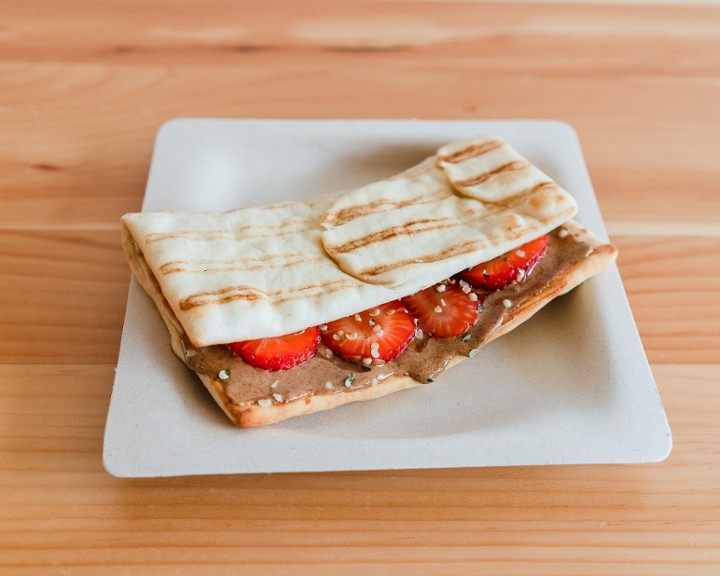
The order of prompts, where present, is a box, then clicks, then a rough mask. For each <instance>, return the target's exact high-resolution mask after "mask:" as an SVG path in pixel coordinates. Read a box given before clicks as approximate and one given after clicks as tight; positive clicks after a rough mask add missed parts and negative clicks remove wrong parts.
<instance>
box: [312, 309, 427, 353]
mask: <svg viewBox="0 0 720 576" xmlns="http://www.w3.org/2000/svg"><path fill="white" fill-rule="evenodd" d="M321 334H322V336H321V337H322V341H323V343H324V344H325V345H326V346H327V347H328V348H330V349H331V350H332V351H333V352H335V353H336V354H338V355H339V356H341V357H342V358H344V359H345V360H349V361H350V362H357V363H359V364H363V365H365V366H369V365H371V364H384V363H385V362H389V361H390V360H392V359H393V358H395V357H397V355H398V354H400V352H402V351H403V350H405V348H406V346H407V345H408V344H409V343H410V340H412V339H413V336H414V335H415V320H414V319H413V317H412V316H410V314H408V312H407V310H405V307H404V306H403V305H402V304H401V303H400V301H399V300H395V301H394V302H389V303H388V304H383V305H382V306H377V307H376V308H370V309H369V310H365V311H363V312H358V313H357V314H353V315H352V316H347V317H346V318H341V319H340V320H334V321H333V322H328V324H327V329H326V328H325V326H322V327H321Z"/></svg>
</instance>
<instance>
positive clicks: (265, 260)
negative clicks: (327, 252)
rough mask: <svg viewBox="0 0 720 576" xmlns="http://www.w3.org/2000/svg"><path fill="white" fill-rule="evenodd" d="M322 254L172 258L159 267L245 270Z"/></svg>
mask: <svg viewBox="0 0 720 576" xmlns="http://www.w3.org/2000/svg"><path fill="white" fill-rule="evenodd" d="M323 260H324V258H323V257H322V256H315V257H309V256H306V255H304V254H267V255H265V256H257V257H252V258H238V259H235V260H195V261H188V260H173V261H171V262H166V263H165V264H162V265H161V266H160V268H159V270H160V272H161V273H162V274H164V275H168V274H174V273H176V272H232V271H240V272H242V271H247V270H267V269H270V268H274V267H276V266H283V267H289V266H299V265H302V264H312V263H315V262H321V261H323Z"/></svg>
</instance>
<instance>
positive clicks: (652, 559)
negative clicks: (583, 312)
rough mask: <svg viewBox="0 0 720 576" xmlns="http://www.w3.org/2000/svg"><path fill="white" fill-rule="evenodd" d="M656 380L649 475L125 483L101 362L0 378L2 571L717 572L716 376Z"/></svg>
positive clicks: (632, 470)
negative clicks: (659, 435)
mask: <svg viewBox="0 0 720 576" xmlns="http://www.w3.org/2000/svg"><path fill="white" fill-rule="evenodd" d="M655 374H656V378H657V380H658V384H659V388H660V392H661V394H662V396H663V398H664V399H665V401H666V404H667V407H668V410H669V413H670V415H671V425H672V428H673V431H674V442H675V448H674V452H673V454H672V455H671V456H670V458H669V459H668V460H667V461H666V462H664V463H662V464H653V465H647V466H616V467H606V466H569V467H530V468H527V467H517V468H497V469H455V470H416V471H399V472H367V473H335V474H291V475H283V474H278V475H250V476H240V477H233V476H218V477H208V478H202V479H198V478H171V479H153V480H137V481H130V480H118V479H114V478H111V477H110V476H108V475H107V474H105V473H104V472H103V471H102V468H101V459H100V450H99V449H100V445H101V442H102V432H103V429H102V428H103V421H104V415H105V411H106V410H107V394H108V393H109V391H110V388H111V384H112V378H113V370H112V368H111V367H108V366H84V365H46V366H37V367H30V368H28V367H27V366H23V365H15V366H8V365H6V366H0V405H2V406H3V407H4V414H5V416H4V422H3V428H2V439H1V441H2V444H0V455H1V459H0V534H1V537H0V566H2V567H4V569H5V571H3V568H0V573H7V574H10V573H12V574H40V573H43V571H44V570H48V571H49V570H50V569H51V568H52V567H59V566H63V567H64V568H65V569H66V573H74V572H77V573H82V574H88V573H93V574H95V573H97V574H110V573H124V574H128V573H133V574H135V573H136V574H141V573H147V571H148V570H151V569H152V571H153V573H157V574H186V573H188V574H189V573H190V571H191V570H193V569H194V570H202V569H206V570H207V569H211V568H212V569H213V570H219V571H220V573H230V571H231V570H238V569H239V567H242V570H243V571H241V573H247V574H260V573H268V571H270V572H273V573H275V572H277V573H283V574H288V573H289V574H302V573H304V570H307V569H308V566H310V565H312V566H314V568H313V573H316V572H317V573H321V574H325V573H327V574H330V573H333V571H334V573H337V571H345V570H347V571H348V573H351V574H370V573H378V572H382V571H383V570H388V571H391V572H393V573H395V572H402V573H408V572H414V571H416V570H418V569H421V570H422V571H423V573H425V571H427V573H433V574H473V573H477V572H476V571H477V567H478V566H479V565H481V564H482V567H483V573H486V574H508V573H512V574H538V573H539V574H552V573H554V574H574V575H582V574H597V573H599V572H603V573H623V574H628V573H636V574H637V573H654V574H661V575H662V574H668V575H671V574H676V570H677V569H678V567H679V566H688V565H690V564H692V566H693V574H712V573H713V570H714V569H715V567H717V564H718V562H719V561H720V552H719V550H720V520H719V519H720V488H719V487H720V482H718V480H720V473H719V472H718V471H719V470H720V453H719V452H718V451H717V450H716V443H717V433H716V431H715V432H713V431H712V425H713V422H714V421H715V408H714V407H716V406H717V403H718V401H720V392H719V391H718V389H717V387H716V386H714V385H713V384H714V383H715V382H716V381H717V379H718V377H720V366H718V365H682V366H678V365H663V366H659V367H657V368H656V369H655ZM48 381H50V382H52V384H53V387H52V388H51V389H48ZM38 398H43V402H38ZM8 413H11V414H13V416H12V417H8ZM688 483H691V484H692V490H690V491H688V490H687V489H686V485H687V484H688ZM110 566H112V567H114V568H115V570H113V569H112V568H110ZM315 567H317V570H316V568H315Z"/></svg>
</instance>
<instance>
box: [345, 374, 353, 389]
mask: <svg viewBox="0 0 720 576" xmlns="http://www.w3.org/2000/svg"><path fill="white" fill-rule="evenodd" d="M353 379H354V377H353V376H348V377H347V378H345V382H344V384H345V388H350V386H352V383H353Z"/></svg>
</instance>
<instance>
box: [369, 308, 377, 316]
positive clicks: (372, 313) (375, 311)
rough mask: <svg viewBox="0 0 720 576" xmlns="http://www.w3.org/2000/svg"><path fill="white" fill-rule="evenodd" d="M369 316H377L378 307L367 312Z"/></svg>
mask: <svg viewBox="0 0 720 576" xmlns="http://www.w3.org/2000/svg"><path fill="white" fill-rule="evenodd" d="M369 314H370V316H379V315H380V308H375V310H373V311H372V312H369Z"/></svg>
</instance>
